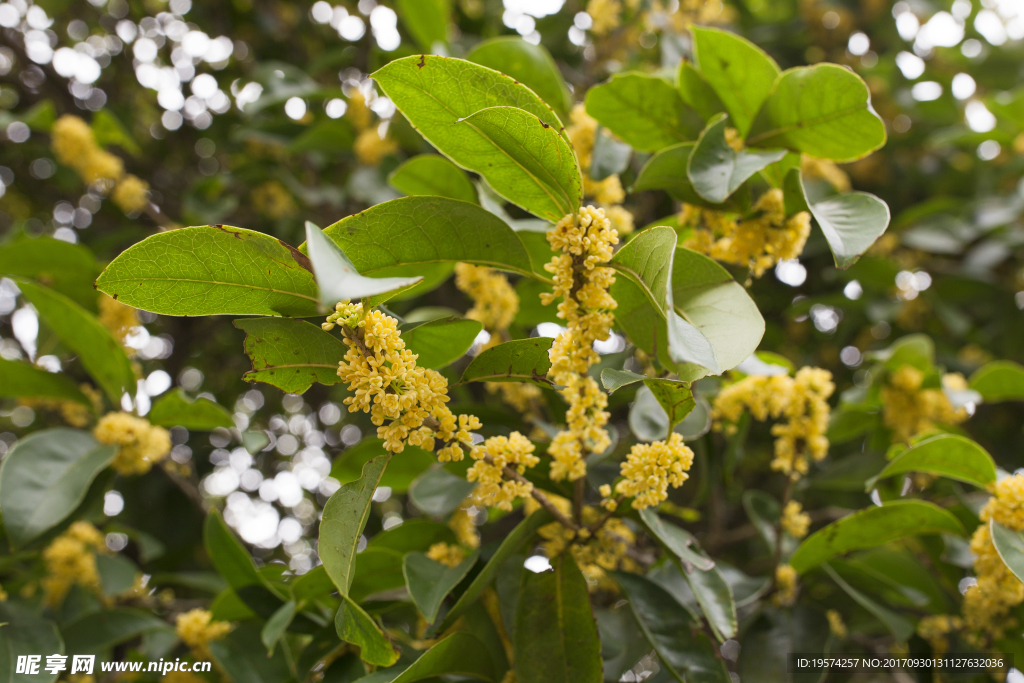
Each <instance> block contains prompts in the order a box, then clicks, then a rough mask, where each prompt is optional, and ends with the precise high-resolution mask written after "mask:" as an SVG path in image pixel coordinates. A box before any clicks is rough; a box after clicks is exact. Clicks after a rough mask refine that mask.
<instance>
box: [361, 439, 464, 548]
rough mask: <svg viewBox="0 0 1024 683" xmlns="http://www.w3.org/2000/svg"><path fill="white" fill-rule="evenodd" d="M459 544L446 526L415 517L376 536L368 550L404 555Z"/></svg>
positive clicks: (371, 540)
mask: <svg viewBox="0 0 1024 683" xmlns="http://www.w3.org/2000/svg"><path fill="white" fill-rule="evenodd" d="M406 448H408V446H406ZM403 453H404V451H403ZM457 542H458V541H457V540H456V538H455V534H454V532H452V530H451V529H450V528H449V527H448V526H447V525H446V524H442V523H440V522H435V521H433V520H430V519H426V518H424V517H414V518H412V519H406V520H405V521H404V522H402V523H401V524H399V525H398V526H395V527H391V528H390V529H388V530H387V531H382V532H380V533H379V534H375V535H374V537H373V538H371V539H370V542H369V544H368V545H367V546H366V548H367V550H371V549H374V548H385V549H389V550H394V551H395V552H398V553H400V554H402V555H404V554H405V553H408V552H412V551H415V550H418V551H421V552H426V551H427V550H429V549H430V546H432V545H434V544H435V543H457ZM357 564H358V563H357Z"/></svg>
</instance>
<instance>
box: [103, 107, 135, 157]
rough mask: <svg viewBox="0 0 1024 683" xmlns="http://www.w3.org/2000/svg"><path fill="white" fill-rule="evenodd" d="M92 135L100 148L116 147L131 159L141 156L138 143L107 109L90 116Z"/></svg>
mask: <svg viewBox="0 0 1024 683" xmlns="http://www.w3.org/2000/svg"><path fill="white" fill-rule="evenodd" d="M92 134H93V135H94V136H96V144H98V145H99V146H100V147H106V146H107V145H117V146H118V147H120V148H121V149H123V150H124V151H126V152H128V153H129V154H131V155H132V156H133V157H137V156H139V155H141V154H142V148H141V147H139V143H137V142H136V141H135V138H133V137H132V134H131V133H129V132H128V129H127V128H125V127H124V124H123V123H121V122H120V121H119V120H118V119H117V117H116V116H114V115H113V114H112V113H110V110H108V109H100V110H99V111H98V112H96V113H95V114H93V115H92Z"/></svg>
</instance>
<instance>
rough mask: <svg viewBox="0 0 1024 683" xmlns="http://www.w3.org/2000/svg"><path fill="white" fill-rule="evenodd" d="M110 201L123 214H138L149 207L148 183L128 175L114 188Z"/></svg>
mask: <svg viewBox="0 0 1024 683" xmlns="http://www.w3.org/2000/svg"><path fill="white" fill-rule="evenodd" d="M111 199H113V200H114V203H115V204H117V205H118V206H119V207H120V208H121V210H122V211H124V212H125V213H128V214H132V213H138V212H140V211H142V210H143V209H145V208H146V206H148V205H149V183H147V182H146V181H144V180H142V179H141V178H138V177H136V176H134V175H132V174H131V173H129V174H127V175H126V176H124V177H123V178H121V180H120V181H118V183H117V185H116V186H114V192H113V194H112V195H111Z"/></svg>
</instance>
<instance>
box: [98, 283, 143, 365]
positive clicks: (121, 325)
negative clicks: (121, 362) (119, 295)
mask: <svg viewBox="0 0 1024 683" xmlns="http://www.w3.org/2000/svg"><path fill="white" fill-rule="evenodd" d="M96 303H97V305H98V307H99V309H100V316H99V318H100V324H101V325H103V327H105V328H107V331H108V332H110V334H111V336H113V337H114V339H116V340H117V341H119V342H121V343H122V344H123V343H124V340H125V337H127V336H128V334H129V333H130V332H131V331H132V328H134V327H138V326H139V324H140V323H139V314H138V311H136V310H135V309H134V308H132V307H131V306H129V305H127V304H123V303H121V302H120V301H118V300H117V299H113V298H111V297H109V296H107V295H106V294H100V296H99V299H97V301H96ZM128 351H132V352H133V351H134V349H128Z"/></svg>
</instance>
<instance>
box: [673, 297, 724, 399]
mask: <svg viewBox="0 0 1024 683" xmlns="http://www.w3.org/2000/svg"><path fill="white" fill-rule="evenodd" d="M671 305H672V300H671V299H669V306H671ZM666 315H667V318H668V320H667V323H668V355H669V358H671V359H672V360H673V361H675V362H676V363H690V364H692V365H697V366H699V367H700V368H702V369H706V370H707V371H708V373H710V374H712V375H720V374H722V366H721V364H720V363H719V362H718V356H717V355H716V354H715V347H714V346H713V345H712V344H711V340H709V339H708V338H707V337H705V336H704V333H703V332H701V330H700V328H698V327H697V326H696V325H693V324H691V323H690V322H689V321H687V320H686V319H685V318H683V317H682V316H681V315H679V314H678V313H676V312H675V311H674V310H672V309H671V308H670V309H669V310H668V311H667V313H666ZM705 374H707V373H705ZM690 407H691V408H692V407H693V406H690ZM687 412H689V410H688V411H687Z"/></svg>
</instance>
